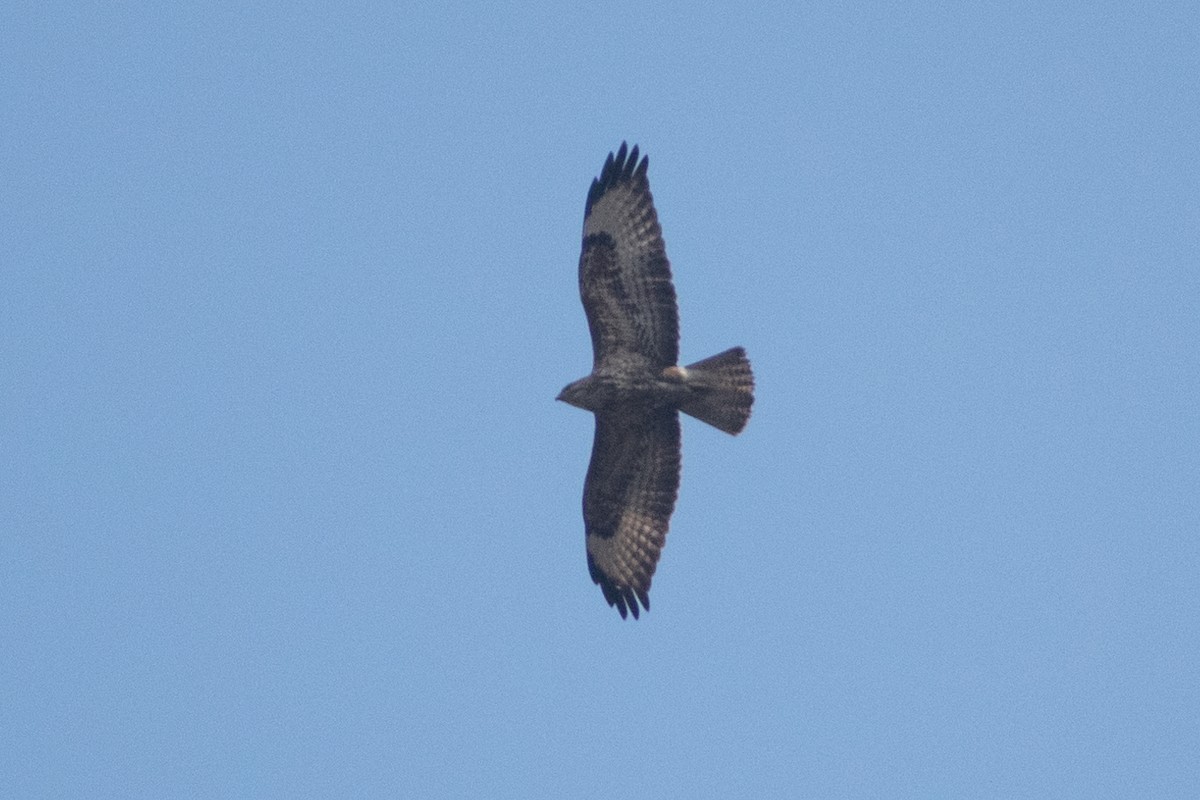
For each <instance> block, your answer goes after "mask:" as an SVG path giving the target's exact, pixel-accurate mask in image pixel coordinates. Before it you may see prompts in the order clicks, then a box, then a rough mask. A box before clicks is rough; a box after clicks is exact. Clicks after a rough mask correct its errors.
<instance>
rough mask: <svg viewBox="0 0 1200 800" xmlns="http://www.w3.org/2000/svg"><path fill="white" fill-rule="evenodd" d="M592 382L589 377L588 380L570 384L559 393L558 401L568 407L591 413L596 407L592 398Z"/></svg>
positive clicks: (583, 379) (582, 379)
mask: <svg viewBox="0 0 1200 800" xmlns="http://www.w3.org/2000/svg"><path fill="white" fill-rule="evenodd" d="M592 388H593V384H592V380H591V376H590V375H589V376H588V377H586V378H581V379H580V380H577V381H573V382H572V383H568V384H567V385H566V386H564V387H563V390H562V391H561V392H559V393H558V397H556V398H555V399H556V400H561V401H563V402H564V403H566V404H567V405H571V406H575V407H576V408H582V409H584V410H586V411H591V410H592V407H593V405H594V403H593V402H592V401H593V399H594V398H593V397H592V394H593V392H592Z"/></svg>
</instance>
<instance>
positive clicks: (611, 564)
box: [583, 409, 680, 619]
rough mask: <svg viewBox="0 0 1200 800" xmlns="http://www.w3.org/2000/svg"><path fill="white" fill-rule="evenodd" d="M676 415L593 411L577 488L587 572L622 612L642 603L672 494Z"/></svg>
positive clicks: (646, 602) (677, 452)
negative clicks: (588, 450)
mask: <svg viewBox="0 0 1200 800" xmlns="http://www.w3.org/2000/svg"><path fill="white" fill-rule="evenodd" d="M679 462H680V439H679V413H678V412H676V411H675V410H673V409H655V410H653V411H650V412H649V413H647V414H642V415H637V414H631V413H626V412H624V411H623V412H598V413H597V414H596V438H595V442H594V443H593V445H592V461H591V464H590V465H589V466H588V472H587V480H586V481H585V482H584V486H583V522H584V528H585V530H586V531H587V557H588V571H589V572H590V573H591V576H592V580H593V581H594V582H596V583H598V584H599V585H600V589H601V591H603V592H604V599H605V600H607V601H608V604H609V605H610V606H616V607H617V610H618V611H620V612H621V616H622V617H624V616H625V614H626V611H627V610H629V611H632V612H633V616H634V619H637V616H638V603H639V602H641V605H642V607H643V608H646V609H647V610H649V608H650V597H649V592H650V579H651V578H652V577H653V576H654V568H655V566H656V565H657V564H658V557H659V555H660V554H661V553H662V549H663V545H664V544H666V540H667V527H668V525H669V524H670V521H671V512H672V511H673V510H674V509H675V498H676V496H677V495H678V493H679Z"/></svg>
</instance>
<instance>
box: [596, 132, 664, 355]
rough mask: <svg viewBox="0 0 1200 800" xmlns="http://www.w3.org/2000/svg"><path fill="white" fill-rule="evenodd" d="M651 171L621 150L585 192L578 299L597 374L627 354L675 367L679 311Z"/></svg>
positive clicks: (644, 162) (632, 153) (644, 161)
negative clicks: (649, 177) (612, 359)
mask: <svg viewBox="0 0 1200 800" xmlns="http://www.w3.org/2000/svg"><path fill="white" fill-rule="evenodd" d="M648 164H649V161H648V159H647V158H645V157H643V158H642V160H641V161H640V162H639V161H638V149H637V147H636V146H635V147H634V148H633V150H632V151H629V152H628V153H627V152H626V149H625V144H624V143H622V144H621V149H620V150H619V151H617V154H616V155H615V156H614V155H613V154H612V153H609V154H608V160H607V161H605V162H604V169H603V170H601V172H600V177H599V178H596V179H594V180H593V181H592V187H591V190H590V191H589V192H588V198H587V208H586V210H585V211H584V216H583V250H582V252H581V253H580V256H579V293H580V296H581V297H582V298H583V308H584V311H585V312H586V313H587V318H588V328H590V329H591V332H592V353H593V356H594V362H595V366H596V367H599V366H600V365H602V364H603V363H604V362H605V360H606V359H608V358H609V357H611V356H614V355H621V356H624V355H626V354H629V353H636V354H638V355H641V356H643V357H644V358H646V359H648V360H649V361H650V363H651V364H652V365H655V366H664V367H665V366H671V365H674V364H675V363H676V362H677V361H678V359H679V310H678V306H677V305H676V301H675V287H674V285H673V284H672V283H671V265H670V263H669V262H668V261H667V250H666V246H665V245H664V244H663V238H662V228H661V227H660V226H659V224H658V214H657V213H656V212H655V210H654V198H653V197H652V196H651V195H650V182H649V181H648V180H647V178H646V169H647V167H648Z"/></svg>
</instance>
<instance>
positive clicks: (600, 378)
mask: <svg viewBox="0 0 1200 800" xmlns="http://www.w3.org/2000/svg"><path fill="white" fill-rule="evenodd" d="M647 167H648V159H646V158H642V160H641V161H640V162H639V161H638V149H637V147H634V148H633V150H632V151H627V150H626V147H625V145H624V144H622V145H621V148H620V150H618V151H617V153H616V155H615V156H614V154H612V153H609V155H608V160H607V161H606V162H605V164H604V169H603V170H602V171H601V173H600V177H599V178H597V179H595V180H594V181H592V187H591V190H590V191H589V192H588V199H587V207H586V209H585V211H584V224H583V248H582V252H581V254H580V258H579V291H580V296H581V297H582V299H583V306H584V311H585V312H586V314H587V318H588V328H589V329H590V331H591V334H592V349H593V356H594V358H593V366H592V373H591V374H590V375H588V376H587V377H585V378H582V379H580V380H578V381H575V382H574V383H571V384H569V385H568V386H567V387H566V388H565V389H563V391H562V393H561V394H560V395H559V396H558V399H559V400H562V401H564V402H566V403H569V404H571V405H573V406H577V407H579V408H582V409H586V410H588V411H591V412H593V413H594V414H595V415H596V436H595V441H594V443H593V446H592V459H591V463H590V465H589V466H588V472H587V478H586V479H585V481H584V492H583V518H584V528H585V530H586V541H587V554H588V571H589V572H590V574H591V576H592V580H593V581H595V582H596V583H597V584H599V586H600V589H601V591H603V593H604V598H605V599H606V600H607V601H608V603H609V605H613V606H616V607H617V610H618V611H620V612H621V616H622V617H624V616H625V615H626V613H627V612H632V613H633V616H634V617H635V618H636V617H637V616H638V609H639V603H640V604H641V607H642V608H646V609H649V608H650V598H649V591H650V582H651V578H652V577H653V575H654V570H655V567H656V565H657V563H658V559H659V555H660V554H661V552H662V548H663V545H664V544H665V543H666V535H667V528H668V525H669V523H670V519H671V513H672V512H673V511H674V509H675V499H676V495H677V493H678V491H679V468H680V433H679V412H680V411H683V412H684V413H686V414H690V415H692V416H694V417H696V418H698V419H701V420H703V421H705V422H708V423H709V424H711V425H713V426H715V427H717V428H719V429H721V430H723V431H725V432H727V433H731V434H736V433H739V432H740V431H741V430H742V428H744V427H745V425H746V421H747V420H748V419H749V417H750V407H751V405H752V404H753V402H754V376H753V374H752V373H751V371H750V362H749V361H748V360H747V359H746V354H745V351H743V350H742V349H741V348H740V347H735V348H732V349H730V350H726V351H725V352H723V353H719V354H717V355H715V356H712V357H711V358H707V359H705V360H703V361H699V362H696V363H695V364H690V365H688V366H686V367H681V366H679V365H678V363H677V361H678V358H679V312H678V309H677V306H676V301H675V287H674V285H673V284H672V282H671V268H670V263H669V262H668V261H667V255H666V247H665V245H664V243H663V239H662V229H661V228H660V227H659V224H658V215H657V213H656V212H655V210H654V199H653V197H652V196H651V195H650V184H649V181H648V180H647V178H646V170H647Z"/></svg>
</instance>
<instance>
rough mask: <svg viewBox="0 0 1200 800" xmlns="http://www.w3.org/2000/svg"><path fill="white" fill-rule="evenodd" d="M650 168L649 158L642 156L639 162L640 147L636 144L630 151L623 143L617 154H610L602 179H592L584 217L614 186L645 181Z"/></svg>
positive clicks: (601, 173) (602, 171) (606, 160)
mask: <svg viewBox="0 0 1200 800" xmlns="http://www.w3.org/2000/svg"><path fill="white" fill-rule="evenodd" d="M649 168H650V157H649V156H642V157H641V161H639V160H638V146H637V145H636V144H635V145H634V146H633V149H629V147H628V145H627V144H626V143H625V142H621V146H620V147H619V148H617V152H616V153H615V154H614V153H612V152H610V153H609V154H608V158H606V159H605V160H604V168H603V169H601V170H600V177H598V178H593V179H592V186H591V188H590V189H588V196H587V207H586V208H584V210H583V214H584V216H585V217H586V216H587V215H588V214H589V213H591V210H592V206H593V205H595V204H596V202H597V201H598V200H599V199H600V198H601V197H603V196H604V193H605V192H607V191H608V190H609V189H611V188H612V187H613V186H617V185H618V184H622V183H627V182H629V181H634V182H642V181H645V180H646V171H647V170H648V169H649Z"/></svg>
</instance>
